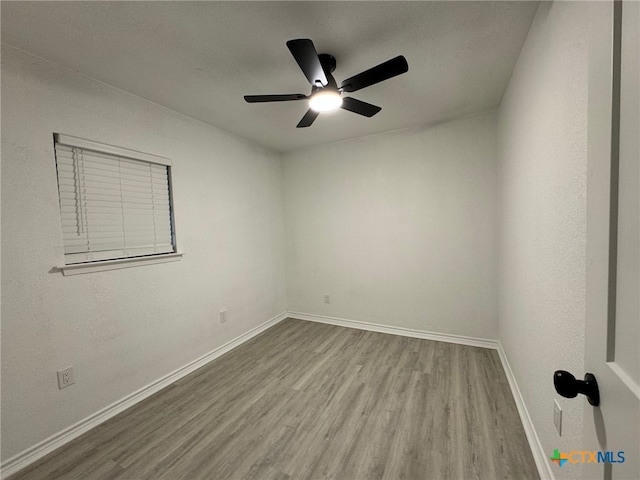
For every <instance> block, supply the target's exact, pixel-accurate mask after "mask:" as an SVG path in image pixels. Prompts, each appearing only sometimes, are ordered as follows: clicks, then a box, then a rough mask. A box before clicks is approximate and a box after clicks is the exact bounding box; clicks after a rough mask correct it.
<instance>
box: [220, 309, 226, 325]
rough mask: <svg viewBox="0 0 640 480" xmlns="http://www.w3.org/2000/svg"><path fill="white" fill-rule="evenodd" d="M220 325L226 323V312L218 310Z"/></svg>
mask: <svg viewBox="0 0 640 480" xmlns="http://www.w3.org/2000/svg"><path fill="white" fill-rule="evenodd" d="M220 323H227V311H226V310H220Z"/></svg>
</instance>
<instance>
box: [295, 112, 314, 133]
mask: <svg viewBox="0 0 640 480" xmlns="http://www.w3.org/2000/svg"><path fill="white" fill-rule="evenodd" d="M318 115H320V112H316V111H315V110H311V109H309V110H307V113H305V114H304V117H302V120H300V121H299V122H298V125H296V128H304V127H310V126H311V124H312V123H313V121H314V120H315V119H316V118H318Z"/></svg>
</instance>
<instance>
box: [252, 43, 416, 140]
mask: <svg viewBox="0 0 640 480" xmlns="http://www.w3.org/2000/svg"><path fill="white" fill-rule="evenodd" d="M287 47H289V51H291V54H292V55H293V58H295V60H296V62H298V65H299V66H300V69H301V70H302V73H304V75H305V76H306V77H307V80H309V83H310V84H311V94H309V95H304V94H302V93H293V94H283V95H245V96H244V99H245V101H246V102H248V103H260V102H288V101H291V100H309V110H307V113H305V115H304V117H302V120H300V122H298V125H296V127H297V128H302V127H309V126H311V124H312V123H313V121H314V120H315V119H316V118H317V117H318V115H320V112H328V111H331V110H335V109H337V108H342V109H344V110H348V111H350V112H353V113H357V114H359V115H364V116H365V117H373V116H374V115H375V114H376V113H378V112H379V111H380V110H382V108H380V107H378V106H376V105H372V104H370V103H367V102H363V101H361V100H356V99H355V98H352V97H343V96H342V93H344V92H349V93H351V92H355V91H358V90H360V89H362V88H365V87H368V86H370V85H374V84H376V83H379V82H382V81H383V80H387V79H389V78H392V77H395V76H396V75H400V74H402V73H405V72H407V71H408V70H409V66H408V65H407V60H406V59H405V58H404V57H403V56H402V55H400V56H397V57H395V58H392V59H391V60H387V61H386V62H383V63H381V64H380V65H377V66H375V67H373V68H370V69H369V70H365V71H364V72H362V73H359V74H358V75H355V76H353V77H350V78H347V79H346V80H345V81H343V82H342V83H341V84H340V87H338V84H337V83H336V81H335V79H334V78H333V76H332V75H331V72H333V71H334V70H335V69H336V59H335V58H334V57H333V56H331V55H329V54H327V53H321V54H320V55H318V54H317V53H316V49H315V47H314V46H313V42H312V41H311V40H309V39H308V38H300V39H296V40H289V41H288V42H287Z"/></svg>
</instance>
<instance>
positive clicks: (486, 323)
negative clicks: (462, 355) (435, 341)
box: [283, 113, 497, 338]
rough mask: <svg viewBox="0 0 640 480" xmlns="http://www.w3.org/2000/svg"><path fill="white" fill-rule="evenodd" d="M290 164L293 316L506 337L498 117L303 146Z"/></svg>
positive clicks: (290, 295) (287, 204) (288, 191)
mask: <svg viewBox="0 0 640 480" xmlns="http://www.w3.org/2000/svg"><path fill="white" fill-rule="evenodd" d="M283 168H284V190H285V194H284V196H285V225H286V251H287V285H288V296H287V298H288V305H289V310H292V311H299V312H304V313H312V314H319V315H328V316H334V317H342V318H347V319H353V320H361V321H369V322H374V323H381V324H385V325H391V326H400V327H408V328H415V329H421V330H428V331H435V332H443V333H452V334H459V335H468V336H475V337H483V338H496V336H497V312H496V280H495V274H496V248H495V233H496V223H495V216H496V215H495V212H496V199H497V172H496V168H497V167H496V145H495V115H494V114H493V113H487V114H481V115H478V116H474V117H470V118H463V119H459V120H455V121H451V122H447V123H443V124H440V125H436V126H433V127H430V128H419V129H410V130H402V131H398V132H391V133H387V134H381V135H373V136H368V137H364V138H361V139H356V140H349V141H344V142H339V143H334V144H330V145H325V146H320V147H314V148H309V149H302V150H298V151H296V152H293V153H291V154H289V155H287V156H286V157H285V161H284V167H283ZM325 293H327V294H330V295H331V303H330V304H328V305H327V304H325V303H323V294H325Z"/></svg>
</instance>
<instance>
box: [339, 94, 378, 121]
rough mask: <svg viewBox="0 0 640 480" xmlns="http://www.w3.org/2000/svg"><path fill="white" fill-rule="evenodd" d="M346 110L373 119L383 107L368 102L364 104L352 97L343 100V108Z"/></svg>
mask: <svg viewBox="0 0 640 480" xmlns="http://www.w3.org/2000/svg"><path fill="white" fill-rule="evenodd" d="M341 108H343V109H344V110H349V111H350V112H353V113H357V114H359V115H364V116H365V117H373V116H374V115H375V114H376V113H378V112H379V111H380V110H382V108H381V107H378V106H377V105H372V104H370V103H367V102H363V101H361V100H356V99H355V98H351V97H344V98H343V99H342V107H341Z"/></svg>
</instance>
